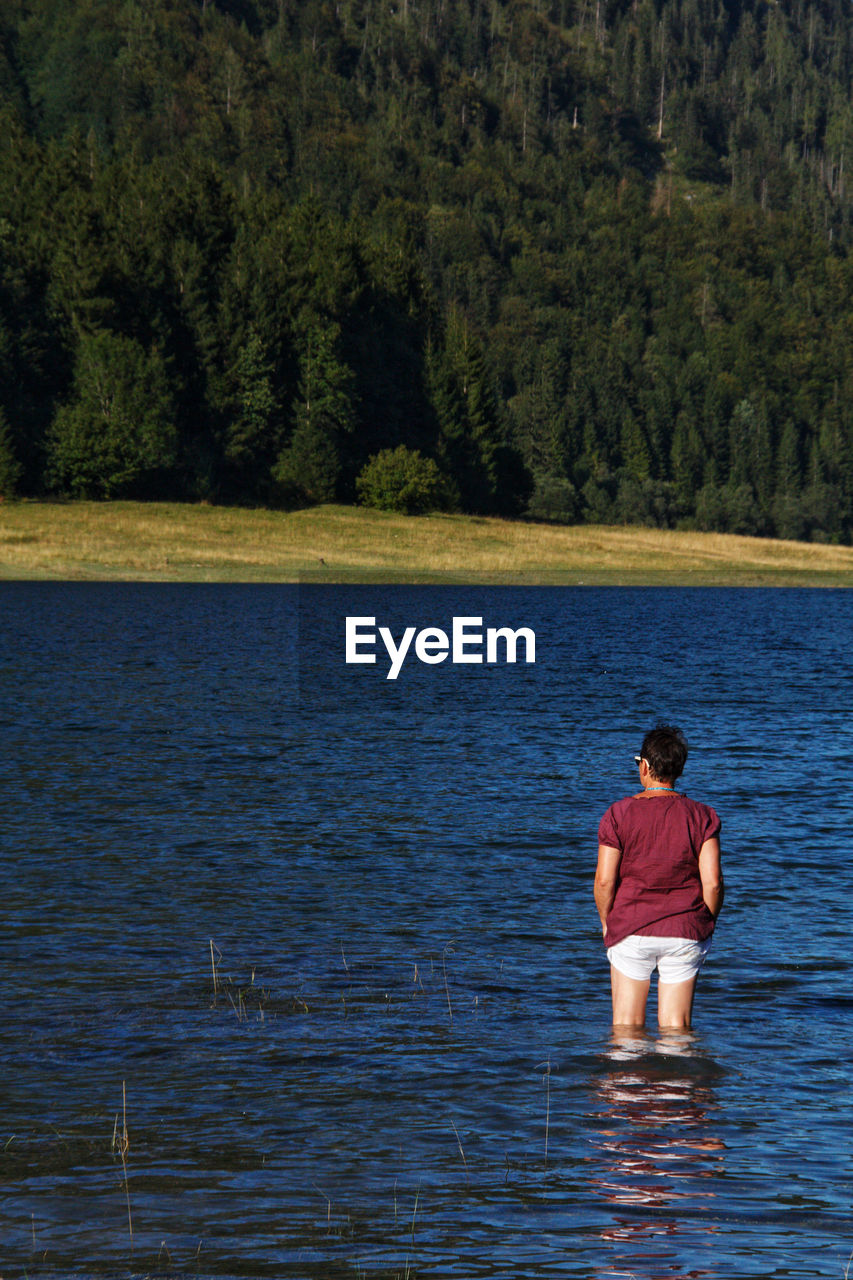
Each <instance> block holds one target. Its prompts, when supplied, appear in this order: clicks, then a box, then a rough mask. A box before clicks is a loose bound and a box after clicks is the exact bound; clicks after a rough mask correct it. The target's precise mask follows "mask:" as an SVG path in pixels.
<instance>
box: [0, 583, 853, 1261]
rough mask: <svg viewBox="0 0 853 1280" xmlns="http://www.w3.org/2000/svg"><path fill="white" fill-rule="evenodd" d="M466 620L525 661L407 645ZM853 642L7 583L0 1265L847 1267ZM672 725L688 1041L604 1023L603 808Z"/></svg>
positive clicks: (701, 596) (647, 609) (656, 601)
mask: <svg viewBox="0 0 853 1280" xmlns="http://www.w3.org/2000/svg"><path fill="white" fill-rule="evenodd" d="M347 617H360V618H373V619H374V620H375V621H374V623H373V624H371V625H372V628H373V631H375V639H374V641H373V642H370V641H364V640H362V642H361V645H360V648H359V650H358V652H359V653H360V654H361V655H362V656H364V655H367V654H369V653H373V654H374V655H375V656H376V658H377V661H376V662H375V663H372V664H370V663H366V662H361V663H349V664H348V663H347V662H346V661H345V656H346V655H345V625H346V624H345V620H346V618H347ZM462 617H468V618H480V619H482V624H481V627H480V629H481V630H482V631H483V632H484V631H485V630H486V628H489V627H492V628H494V629H499V628H501V627H511V628H513V629H515V628H520V627H527V628H529V629H530V630H531V631H533V632H534V633H535V662H532V663H529V662H526V661H524V657H525V656H526V655H527V651H526V648H525V647H524V646H522V645H520V646H519V650H518V653H517V655H516V656H517V658H518V661H516V662H515V663H509V662H505V661H503V660H502V659H501V660H498V661H496V662H492V663H486V662H481V663H470V662H468V663H462V662H453V661H452V660H451V659H452V653H451V654H448V655H447V657H446V658H445V659H444V661H441V662H424V661H421V659H420V658H419V657H418V656H417V652H416V648H415V646H416V645H417V644H418V643H420V645H421V652H422V653H424V654H427V655H428V656H430V655H431V656H433V657H435V656H437V654H438V652H439V651H440V637H437V636H436V635H435V629H441V630H444V631H446V632H450V631H451V630H452V626H453V619H454V618H462ZM464 625H467V627H468V632H469V635H470V634H475V633H477V631H478V627H477V626H476V625H474V624H464ZM361 627H362V635H365V634H368V633H369V632H370V630H371V627H370V626H368V624H366V623H364V624H361ZM380 627H386V628H387V630H388V635H389V636H390V637H391V638H392V639H393V642H394V644H395V645H396V644H398V643H399V641H400V638H401V637H402V636H403V635H404V633H405V632H406V629H407V628H408V627H412V628H414V629H415V632H414V635H413V636H412V638H411V643H410V647H409V650H408V652H407V656H406V657H405V660H404V661H403V662H402V665H401V667H400V670H399V674H398V676H397V678H396V679H389V678H388V674H387V673H388V669H389V661H388V658H387V653H386V650H385V647H384V642H383V641H382V639H381V637H380V635H379V628H380ZM425 628H431V629H433V633H432V636H431V639H432V642H433V647H432V648H431V649H430V648H429V647H428V645H427V644H426V640H429V639H430V637H429V636H428V637H426V640H421V641H418V639H417V633H418V632H421V631H422V630H423V629H425ZM852 631H853V594H850V593H845V592H843V591H806V590H803V591H800V590H761V589H752V590H737V589H732V590H723V589H720V590H716V589H705V590H703V589H695V590H693V589H680V588H671V589H669V588H661V589H633V588H583V587H576V588H575V587H573V588H535V589H529V588H485V587H454V588H438V587H423V588H415V587H347V588H345V587H339V588H325V587H301V588H300V587H293V586H280V587H279V586H243V587H241V586H219V585H217V586H206V585H198V586H181V587H177V586H169V585H153V584H152V585H138V584H134V585H131V584H73V583H53V584H51V583H0V725H2V743H3V750H2V757H0V777H2V795H3V799H4V819H3V834H4V838H3V856H2V860H0V875H2V893H0V938H2V942H0V948H2V951H0V954H2V978H3V988H4V990H3V996H4V999H3V1014H4V1016H3V1019H2V1022H0V1053H2V1063H3V1070H2V1079H0V1104H2V1105H0V1116H2V1130H0V1152H2V1165H0V1168H2V1181H0V1274H2V1276H3V1277H4V1280H10V1277H23V1276H44V1277H48V1276H49V1277H54V1278H57V1277H90V1276H98V1277H116V1278H118V1277H122V1278H124V1277H128V1278H129V1277H135V1278H139V1280H141V1277H144V1276H145V1277H147V1276H155V1275H156V1276H174V1277H178V1276H180V1277H184V1276H199V1277H205V1276H210V1277H233V1278H234V1280H237V1278H239V1280H242V1278H243V1277H246V1278H249V1277H276V1278H278V1277H304V1278H305V1280H325V1278H327V1277H330V1278H333V1280H334V1278H337V1277H341V1278H344V1277H346V1278H351V1280H357V1278H359V1277H361V1278H363V1280H377V1278H379V1277H382V1278H383V1280H391V1278H392V1277H399V1278H400V1280H415V1278H416V1277H417V1278H419V1280H423V1278H424V1277H462V1278H463V1280H477V1278H480V1277H482V1278H484V1280H485V1278H488V1280H494V1278H496V1277H506V1278H507V1280H525V1278H527V1277H549V1278H550V1277H578V1278H579V1280H580V1278H583V1280H590V1278H595V1280H616V1278H617V1277H619V1278H622V1277H636V1278H637V1280H659V1278H660V1280H662V1278H663V1277H685V1276H691V1277H728V1276H731V1277H744V1276H761V1277H772V1276H779V1277H781V1276H785V1277H808V1278H809V1280H815V1277H839V1278H841V1277H844V1276H845V1272H846V1268H847V1266H848V1261H849V1259H850V1257H851V1252H853V1224H851V1215H850V1208H851V1192H852V1191H853V1142H851V1138H852V1137H853V1124H852V1123H851V1101H853V1099H851V1080H850V1066H849V1064H850V1061H851V1058H853V991H851V972H850V970H851V937H853V873H851V865H850V856H849V851H848V850H847V847H846V844H847V839H848V830H849V827H850V825H851V822H853V788H851V784H850V775H851V769H853V732H851V722H850V712H851V706H853V674H851V663H850V656H849V655H850V640H851V632H852ZM478 652H480V653H483V652H484V650H478V647H477V644H476V642H469V643H468V644H467V646H466V647H465V648H464V650H463V653H464V654H468V655H471V654H475V653H478ZM505 652H506V650H505V647H499V648H498V654H499V655H503V654H505ZM660 719H663V720H671V721H675V723H677V724H679V725H681V726H682V728H683V729H684V730H685V732H686V733H687V736H688V738H689V739H690V742H691V754H690V758H689V760H688V764H687V768H686V771H685V774H684V778H683V780H682V783H681V784H680V785H681V786H682V789H683V790H685V791H687V792H688V793H689V794H691V795H694V796H695V797H697V798H699V799H703V800H705V801H707V802H708V803H710V804H712V805H713V806H714V807H715V808H716V809H717V810H718V812H719V813H720V815H721V817H722V819H723V831H722V842H723V854H724V870H725V874H726V888H727V900H726V906H725V910H724V912H723V915H722V916H721V919H720V924H719V926H718V930H717V935H716V938H715V942H714V946H713V948H712V951H711V955H710V957H709V960H708V963H707V965H706V967H705V969H704V970H703V973H702V975H701V977H700V980H699V988H698V994H697V999H696V1006H695V1010H694V1019H695V1026H694V1030H693V1032H692V1033H691V1034H689V1035H673V1034H669V1035H667V1036H661V1035H659V1034H658V1033H657V1031H656V1027H655V1019H654V1002H653V1000H652V1001H651V1002H650V1012H649V1023H648V1028H647V1031H646V1033H645V1034H640V1033H638V1034H636V1035H634V1036H629V1037H624V1036H623V1037H614V1035H613V1034H612V1030H611V1026H610V1003H609V978H608V972H607V963H606V958H605V956H604V952H603V948H602V945H601V938H600V928H599V925H598V918H597V915H596V912H595V907H594V904H593V900H592V876H593V872H594V867H595V855H596V831H597V824H598V819H599V817H600V816H601V813H602V812H603V811H604V809H605V808H606V807H607V805H608V804H609V803H610V802H611V801H612V800H614V799H616V798H618V797H619V796H621V795H625V794H628V793H629V792H631V791H633V790H635V789H636V767H635V766H634V764H633V761H632V759H631V757H632V755H633V754H634V753H635V752H636V751H637V750H638V749H639V744H640V741H641V738H642V735H643V733H644V731H645V730H646V729H647V728H648V727H650V726H651V725H652V724H654V723H655V722H656V721H658V720H660Z"/></svg>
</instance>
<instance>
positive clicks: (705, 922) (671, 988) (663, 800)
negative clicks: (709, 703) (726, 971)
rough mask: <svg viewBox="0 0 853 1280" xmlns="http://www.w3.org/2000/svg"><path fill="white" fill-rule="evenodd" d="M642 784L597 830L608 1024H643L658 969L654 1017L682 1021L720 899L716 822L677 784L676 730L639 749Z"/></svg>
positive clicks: (683, 746)
mask: <svg viewBox="0 0 853 1280" xmlns="http://www.w3.org/2000/svg"><path fill="white" fill-rule="evenodd" d="M634 759H635V760H636V762H637V764H638V766H639V770H640V785H641V787H642V790H641V791H639V792H637V794H636V795H633V796H627V797H626V798H625V799H624V800H617V801H616V803H615V804H612V805H611V806H610V808H609V809H608V810H607V812H606V813H605V815H604V817H603V818H602V819H601V822H600V824H599V828H598V868H597V870H596V873H595V904H596V906H597V907H598V914H599V916H600V917H601V927H602V931H603V933H604V944H605V946H606V948H607V958H608V959H609V961H610V980H611V987H612V992H613V1024H614V1026H621V1027H641V1026H644V1025H645V1021H646V1000H647V998H648V994H649V982H650V980H651V976H652V973H653V972H654V970H655V969H657V970H658V1023H659V1024H660V1026H661V1027H663V1028H687V1027H689V1026H690V1017H691V1013H692V1010H693V994H694V992H695V990H696V978H697V977H698V974H699V970H700V968H701V967H702V963H703V961H704V959H705V956H706V955H707V952H708V948H709V947H710V945H711V935H712V934H713V932H714V924H715V922H716V919H717V916H718V915H719V914H720V908H721V907H722V905H723V874H722V870H721V868H720V839H719V833H720V819H719V818H718V817H717V815H716V813H715V812H714V810H713V809H712V808H711V807H710V806H709V805H707V804H700V803H699V801H697V800H691V799H690V798H689V797H688V796H685V795H682V794H681V793H680V792H678V791H676V789H675V783H676V780H677V779H678V778H679V777H680V776H681V773H682V770H683V769H684V765H685V762H686V760H687V740H686V738H685V737H684V734H683V733H682V732H681V730H680V729H676V728H675V727H673V726H670V725H658V727H657V728H656V729H652V730H650V732H649V733H647V734H646V736H645V738H644V739H643V745H642V748H641V751H640V754H639V755H638V756H635V757H634Z"/></svg>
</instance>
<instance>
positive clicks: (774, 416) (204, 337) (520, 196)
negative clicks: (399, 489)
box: [0, 0, 853, 542]
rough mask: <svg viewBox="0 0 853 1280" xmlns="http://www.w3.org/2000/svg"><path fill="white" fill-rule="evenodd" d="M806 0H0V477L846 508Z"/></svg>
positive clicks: (830, 67) (184, 490)
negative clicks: (419, 481) (434, 476)
mask: <svg viewBox="0 0 853 1280" xmlns="http://www.w3.org/2000/svg"><path fill="white" fill-rule="evenodd" d="M852 82H853V29H851V26H850V23H849V20H848V15H847V13H846V11H845V10H844V8H843V7H842V5H841V3H840V0H828V2H827V3H823V4H817V3H809V4H806V3H792V2H791V0H785V2H784V3H782V2H780V3H773V4H766V3H758V2H752V0H742V2H738V0H729V2H728V3H722V0H703V2H702V3H699V2H698V0H683V2H671V0H662V2H661V3H653V2H652V0H633V2H632V3H626V2H623V0H611V2H610V3H605V2H604V0H555V3H552V4H548V3H544V2H543V3H533V2H532V0H491V3H488V4H487V3H482V2H481V0H471V2H470V3H468V2H465V3H460V2H459V0H423V2H420V3H414V0H397V2H396V3H393V4H389V5H379V4H377V3H375V0H342V2H341V3H340V4H337V5H335V6H333V5H331V4H327V3H322V2H320V0H307V2H303V3H296V2H295V0H291V2H290V3H288V2H287V0H281V2H280V3H279V2H277V0H276V2H274V0H234V2H233V3H228V2H226V0H221V2H220V3H215V2H214V0H199V3H197V4H187V3H185V0H127V2H126V3H125V4H123V5H122V6H121V8H120V9H117V7H116V6H114V5H112V4H110V3H108V2H107V0H26V3H25V2H24V0H9V3H7V4H6V5H4V7H3V12H2V16H0V102H2V118H0V492H3V493H12V492H15V491H17V492H19V493H23V494H28V495H46V494H47V495H50V494H58V495H69V496H73V497H93V498H147V499H150V498H160V499H170V500H183V501H197V500H199V499H202V500H205V501H213V502H227V503H246V504H258V503H260V504H264V505H267V506H278V507H296V506H300V505H303V504H306V503H312V502H318V501H329V500H337V501H343V502H353V501H355V500H356V499H357V497H358V496H359V495H360V494H363V492H364V489H363V488H359V486H358V484H357V481H358V478H359V476H360V475H361V474H362V473H363V471H364V468H365V466H366V464H367V463H368V461H369V460H370V459H371V458H373V457H375V456H376V455H377V454H378V453H379V452H380V451H382V450H386V449H394V448H398V447H400V446H403V447H405V448H406V449H407V450H409V451H415V450H416V451H418V452H419V453H420V454H421V455H422V457H424V458H427V459H430V460H432V462H433V463H434V464H435V467H436V468H437V472H438V474H439V475H440V478H441V482H440V484H437V485H436V486H435V488H434V491H432V497H431V500H432V501H433V502H434V503H437V504H438V505H442V506H445V507H448V508H455V509H457V510H461V511H467V512H476V513H481V514H490V515H516V514H523V513H530V514H533V515H536V516H538V517H540V518H549V519H553V520H557V521H572V522H586V523H593V524H600V523H623V524H633V525H638V524H639V525H648V526H661V527H665V528H666V527H669V528H683V529H690V528H696V529H700V530H702V529H704V530H721V531H728V532H732V533H738V534H764V535H776V536H781V537H784V538H810V539H813V540H815V541H828V542H835V541H843V542H849V541H850V538H851V531H853V437H852V436H851V433H853V426H851V408H850V406H851V403H852V402H853V397H852V396H851V392H853V355H851V350H853V347H851V341H850V339H851V315H850V297H851V283H853V277H852V276H851V263H850V257H849V246H850V243H851V200H853V193H851V192H850V190H849V185H850V184H849V183H848V181H847V176H846V174H847V169H848V168H849V165H850V160H851V155H853V149H852V146H853V96H851V95H852V94H853V83H852Z"/></svg>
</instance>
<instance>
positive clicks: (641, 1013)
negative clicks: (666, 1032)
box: [610, 965, 649, 1027]
mask: <svg viewBox="0 0 853 1280" xmlns="http://www.w3.org/2000/svg"><path fill="white" fill-rule="evenodd" d="M610 989H611V991H612V993H613V1025H614V1027H644V1026H645V1025H646V1000H647V999H648V995H649V979H648V978H646V980H645V981H644V982H639V981H638V980H637V979H636V978H627V977H626V976H625V974H624V973H620V972H619V970H618V969H617V968H616V967H615V965H611V966H610Z"/></svg>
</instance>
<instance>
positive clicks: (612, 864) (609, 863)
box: [593, 844, 622, 937]
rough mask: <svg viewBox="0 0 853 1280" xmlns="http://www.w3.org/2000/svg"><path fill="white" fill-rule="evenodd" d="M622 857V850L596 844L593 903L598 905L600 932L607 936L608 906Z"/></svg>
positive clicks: (611, 902)
mask: <svg viewBox="0 0 853 1280" xmlns="http://www.w3.org/2000/svg"><path fill="white" fill-rule="evenodd" d="M621 859H622V850H621V849H614V848H613V847H612V845H609V844H600V845H599V846H598V866H597V867H596V870H595V885H594V890H593V891H594V893H595V905H596V906H597V907H598V914H599V916H600V917H601V932H602V933H603V934H604V936H605V937H606V936H607V917H608V915H609V914H610V908H611V907H612V906H613V899H614V898H615V897H616V885H617V884H618V882H619V863H620V861H621Z"/></svg>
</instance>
